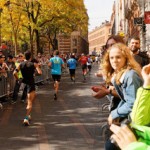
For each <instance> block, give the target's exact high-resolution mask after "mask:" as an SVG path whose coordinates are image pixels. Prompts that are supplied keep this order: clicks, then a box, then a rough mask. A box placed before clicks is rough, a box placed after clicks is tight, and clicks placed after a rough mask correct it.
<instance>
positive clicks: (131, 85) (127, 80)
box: [111, 69, 143, 119]
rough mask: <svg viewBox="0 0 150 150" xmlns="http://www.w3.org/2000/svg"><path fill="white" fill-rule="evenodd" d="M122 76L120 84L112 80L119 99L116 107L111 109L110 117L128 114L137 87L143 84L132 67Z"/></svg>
mask: <svg viewBox="0 0 150 150" xmlns="http://www.w3.org/2000/svg"><path fill="white" fill-rule="evenodd" d="M122 76H123V79H122V81H121V84H120V85H117V84H116V82H115V81H114V80H113V82H112V83H113V85H114V87H115V90H116V92H117V93H118V95H119V97H120V99H121V101H120V103H119V104H118V107H117V108H116V109H114V110H113V111H111V116H112V119H116V118H122V117H127V116H128V115H129V113H130V112H131V110H132V107H133V104H134V101H135V99H136V93H137V89H138V88H139V87H140V86H142V84H143V81H142V78H141V77H140V76H139V75H138V74H137V72H136V71H135V70H133V69H131V70H128V71H127V72H126V73H125V74H123V75H122ZM121 78H122V77H121Z"/></svg>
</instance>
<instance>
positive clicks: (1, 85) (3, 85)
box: [0, 65, 51, 98]
mask: <svg viewBox="0 0 150 150" xmlns="http://www.w3.org/2000/svg"><path fill="white" fill-rule="evenodd" d="M41 70H42V75H40V76H35V83H39V82H46V81H47V80H48V79H50V75H51V73H50V69H49V67H48V66H47V65H43V66H41ZM14 86H15V78H14V76H13V72H12V71H8V72H7V77H4V76H0V98H2V97H5V96H9V95H10V94H11V93H13V90H14Z"/></svg>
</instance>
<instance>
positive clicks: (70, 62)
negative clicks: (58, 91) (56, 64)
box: [67, 55, 77, 83]
mask: <svg viewBox="0 0 150 150" xmlns="http://www.w3.org/2000/svg"><path fill="white" fill-rule="evenodd" d="M67 66H68V67H69V72H70V79H71V81H73V82H74V83H75V71H76V67H77V61H76V59H75V56H74V55H71V56H70V58H69V59H68V61H67Z"/></svg>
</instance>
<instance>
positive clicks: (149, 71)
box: [142, 64, 150, 87]
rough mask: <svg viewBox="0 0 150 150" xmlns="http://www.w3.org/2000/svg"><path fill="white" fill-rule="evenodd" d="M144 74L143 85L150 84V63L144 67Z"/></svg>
mask: <svg viewBox="0 0 150 150" xmlns="http://www.w3.org/2000/svg"><path fill="white" fill-rule="evenodd" d="M142 76H143V79H144V84H143V87H147V86H150V64H149V65H146V66H144V67H143V68H142Z"/></svg>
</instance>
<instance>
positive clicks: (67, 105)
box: [0, 65, 108, 150]
mask: <svg viewBox="0 0 150 150" xmlns="http://www.w3.org/2000/svg"><path fill="white" fill-rule="evenodd" d="M97 69H98V66H97V65H95V66H93V69H92V74H91V75H90V76H88V75H87V80H86V82H85V83H83V78H82V75H81V69H80V67H79V68H78V69H77V73H76V74H77V78H76V83H75V84H73V83H72V82H71V81H70V78H69V74H64V75H63V76H62V79H61V86H60V90H59V95H58V100H57V101H54V100H53V93H54V91H53V84H52V80H51V83H50V84H45V85H43V86H39V88H38V90H37V97H36V101H35V103H34V107H33V113H32V118H33V119H32V121H31V126H29V127H24V126H22V120H23V117H24V115H25V107H26V105H25V104H22V103H21V102H19V101H18V103H16V104H14V105H9V104H7V105H5V106H4V109H3V110H2V111H0V148H1V149H2V150H103V149H104V148H103V144H104V143H103V138H102V136H101V129H100V126H101V125H102V124H103V123H104V122H105V120H106V117H107V116H108V114H107V113H102V112H101V105H102V104H103V103H104V102H106V101H107V100H106V99H105V98H104V99H101V100H96V99H94V98H93V97H92V90H91V89H90V88H91V86H92V85H96V84H98V83H99V82H100V81H101V79H100V78H97V77H95V76H94V73H95V72H96V71H97Z"/></svg>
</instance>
